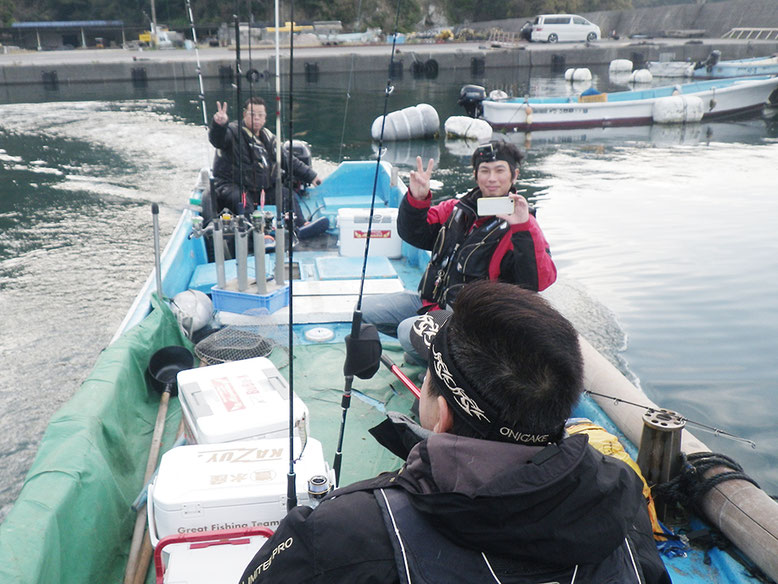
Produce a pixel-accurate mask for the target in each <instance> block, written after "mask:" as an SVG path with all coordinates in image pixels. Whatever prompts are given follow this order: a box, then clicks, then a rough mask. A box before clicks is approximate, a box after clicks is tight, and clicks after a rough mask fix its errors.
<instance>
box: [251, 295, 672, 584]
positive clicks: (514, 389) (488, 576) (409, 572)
mask: <svg viewBox="0 0 778 584" xmlns="http://www.w3.org/2000/svg"><path fill="white" fill-rule="evenodd" d="M425 338H426V339H427V341H429V352H430V356H429V363H430V365H429V369H428V372H427V376H426V378H425V382H424V385H423V387H422V397H421V403H420V418H421V423H422V426H423V428H424V429H426V431H425V430H424V429H417V432H416V433H417V434H419V435H420V436H419V438H417V442H416V443H415V444H414V445H412V446H411V447H410V450H409V452H407V457H406V463H405V464H404V465H403V466H402V467H401V468H400V470H398V471H396V472H392V473H385V474H382V475H379V476H378V477H376V478H374V479H369V480H366V481H362V482H359V483H356V484H354V485H351V486H349V487H345V488H342V489H338V490H336V491H334V492H333V493H331V494H330V495H328V496H327V497H326V498H325V499H324V500H323V501H322V502H321V503H320V504H319V506H318V507H316V509H314V510H311V509H310V508H307V507H298V508H296V509H294V510H292V511H291V512H290V513H289V515H288V516H287V517H286V518H285V519H284V520H283V521H282V522H281V524H280V526H279V528H278V531H277V532H276V534H275V535H274V536H273V537H272V538H271V539H270V540H269V541H268V542H267V543H266V544H265V545H264V546H263V547H262V549H261V550H260V551H259V552H258V553H257V554H256V556H255V557H254V559H253V560H252V562H251V563H250V565H249V566H248V568H246V570H245V572H244V574H243V577H242V579H241V583H242V584H250V583H253V582H306V583H311V584H313V583H325V582H327V583H329V582H332V583H335V582H337V583H340V584H349V583H355V584H356V583H365V582H371V583H376V584H383V583H386V584H390V583H391V584H395V583H398V582H399V583H402V584H409V583H417V584H419V583H426V584H441V583H446V584H454V583H459V582H461V583H483V582H495V583H503V584H540V583H549V582H559V583H576V584H603V583H614V584H615V583H618V584H629V583H647V584H668V583H669V582H670V578H669V576H668V574H667V572H666V570H665V568H664V565H663V563H662V561H661V559H660V558H659V555H658V553H657V551H656V547H655V545H654V540H653V537H652V534H651V525H650V521H649V518H648V513H647V510H646V501H645V499H644V498H643V495H642V483H641V481H640V479H639V478H638V476H637V475H636V474H635V473H634V472H633V471H632V469H630V468H629V467H628V466H627V465H625V464H624V463H623V462H621V461H619V460H616V459H614V458H611V457H608V456H605V455H602V454H600V453H598V452H597V451H596V450H594V449H593V448H592V447H590V446H589V445H588V439H587V437H586V436H585V435H583V434H576V435H572V436H567V435H566V434H565V432H564V424H565V421H566V419H567V418H568V417H569V416H570V413H571V410H572V408H573V406H574V405H575V403H576V402H577V400H578V399H579V397H580V395H581V392H582V387H583V379H582V378H583V364H582V358H581V352H580V348H579V345H578V337H577V334H576V331H575V329H574V328H573V327H572V325H571V324H570V323H569V322H568V321H567V320H566V319H565V318H564V317H562V316H561V315H560V314H559V313H558V312H556V311H555V310H554V309H553V308H551V307H550V306H549V305H548V304H547V303H546V302H545V300H543V299H542V298H541V297H540V296H539V295H537V294H535V293H532V292H529V291H526V290H522V289H521V288H519V287H517V286H513V285H509V284H500V283H494V282H488V281H481V282H477V283H474V284H469V285H467V286H465V287H464V288H463V290H462V291H461V292H460V294H459V295H458V297H457V300H456V302H455V305H454V312H453V315H452V316H451V317H450V318H449V319H448V320H447V321H446V322H445V324H442V325H440V326H439V329H438V330H437V332H436V334H434V335H428V336H426V337H425ZM400 443H402V441H399V442H398V441H395V442H394V446H395V449H393V451H395V452H397V450H398V449H397V448H396V447H397V445H398V444H400ZM406 443H407V442H406ZM403 454H406V453H403Z"/></svg>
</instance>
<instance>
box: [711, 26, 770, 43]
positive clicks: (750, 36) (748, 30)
mask: <svg viewBox="0 0 778 584" xmlns="http://www.w3.org/2000/svg"><path fill="white" fill-rule="evenodd" d="M721 38H723V39H738V40H752V41H769V40H776V39H778V28H752V27H736V28H731V29H730V30H728V31H727V32H725V33H724V34H723V35H721Z"/></svg>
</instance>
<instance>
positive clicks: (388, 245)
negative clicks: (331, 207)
mask: <svg viewBox="0 0 778 584" xmlns="http://www.w3.org/2000/svg"><path fill="white" fill-rule="evenodd" d="M369 219H370V209H338V228H339V229H340V239H339V241H338V245H339V250H340V255H342V256H363V255H364V254H365V242H366V241H367V226H368V220H369ZM370 255H374V256H385V257H388V258H399V257H400V256H401V255H402V240H401V239H400V236H399V234H398V233H397V209H395V208H386V207H381V208H380V209H376V210H375V211H374V212H373V228H372V229H371V230H370Z"/></svg>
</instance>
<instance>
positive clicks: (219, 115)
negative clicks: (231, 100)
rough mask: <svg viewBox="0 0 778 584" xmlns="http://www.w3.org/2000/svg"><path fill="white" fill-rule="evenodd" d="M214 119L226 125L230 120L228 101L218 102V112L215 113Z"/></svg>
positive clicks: (221, 124)
mask: <svg viewBox="0 0 778 584" xmlns="http://www.w3.org/2000/svg"><path fill="white" fill-rule="evenodd" d="M213 121H214V122H215V123H217V124H219V125H220V126H223V125H225V124H226V123H227V122H228V121H230V117H229V116H228V115H227V102H226V101H225V102H221V101H217V102H216V113H215V114H213Z"/></svg>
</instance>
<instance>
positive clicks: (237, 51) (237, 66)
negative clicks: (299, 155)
mask: <svg viewBox="0 0 778 584" xmlns="http://www.w3.org/2000/svg"><path fill="white" fill-rule="evenodd" d="M239 10H240V6H239V5H238V0H235V115H236V117H237V118H238V144H237V146H238V151H237V156H238V175H240V178H239V179H238V186H239V188H240V196H241V199H242V201H243V203H244V205H243V206H244V209H243V210H244V211H245V203H246V191H245V190H244V185H243V142H244V141H245V139H246V137H245V136H244V135H243V109H242V107H241V103H240V82H241V76H242V72H241V66H240V17H239V14H240V12H239ZM235 240H236V242H237V237H236V238H235Z"/></svg>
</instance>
